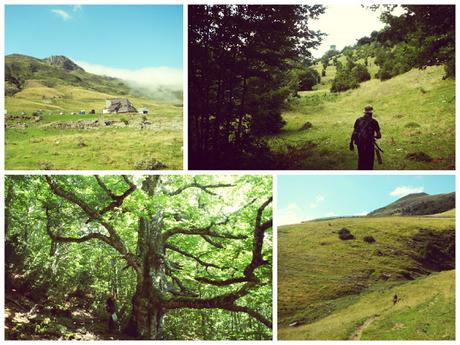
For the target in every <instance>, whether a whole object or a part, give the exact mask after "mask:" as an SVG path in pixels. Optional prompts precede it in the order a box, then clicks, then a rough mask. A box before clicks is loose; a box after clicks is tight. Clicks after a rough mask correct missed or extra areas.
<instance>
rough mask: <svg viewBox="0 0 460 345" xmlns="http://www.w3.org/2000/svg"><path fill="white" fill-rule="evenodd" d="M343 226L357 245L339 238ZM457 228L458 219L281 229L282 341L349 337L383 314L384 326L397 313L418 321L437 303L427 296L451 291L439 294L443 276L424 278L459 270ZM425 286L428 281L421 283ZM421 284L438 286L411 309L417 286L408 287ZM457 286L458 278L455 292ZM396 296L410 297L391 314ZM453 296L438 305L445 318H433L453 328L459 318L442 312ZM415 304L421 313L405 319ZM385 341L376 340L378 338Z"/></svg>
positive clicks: (370, 220) (374, 220) (337, 222)
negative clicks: (438, 279)
mask: <svg viewBox="0 0 460 345" xmlns="http://www.w3.org/2000/svg"><path fill="white" fill-rule="evenodd" d="M343 228H346V229H348V230H349V231H350V232H351V234H352V235H353V236H354V239H352V240H340V239H339V231H340V230H341V229H343ZM454 229H455V219H454V218H442V217H440V218H434V217H433V218H430V217H426V216H412V217H362V218H340V219H334V220H324V221H311V222H306V223H303V224H297V225H290V226H283V227H280V228H279V230H278V234H279V235H278V237H279V239H278V257H279V259H278V322H279V337H280V338H281V339H348V338H349V337H350V336H351V335H352V333H353V332H354V330H355V328H357V327H359V326H360V325H361V324H363V323H364V322H365V321H366V320H367V318H370V317H372V316H374V315H379V317H381V318H380V319H379V320H380V321H379V322H384V321H385V320H386V315H387V314H385V313H388V315H392V316H395V317H396V315H397V314H395V313H393V311H396V310H397V311H398V312H401V313H402V314H401V315H402V316H401V317H406V318H407V319H408V320H409V319H411V318H412V319H414V320H415V319H417V317H416V316H417V315H419V314H420V313H418V312H416V311H417V310H418V309H417V308H423V305H424V303H428V302H430V301H429V296H428V295H430V296H431V297H433V298H434V297H435V296H438V295H439V294H441V295H442V294H443V292H442V291H444V290H443V289H444V287H443V288H442V289H437V288H435V287H436V284H437V283H436V281H435V279H436V278H435V277H436V276H437V275H435V274H432V275H431V276H430V277H429V278H425V277H426V275H427V274H430V273H434V272H437V271H441V270H452V269H453V268H454V266H455V262H454V260H455V230H454ZM370 237H372V239H373V240H375V242H372V239H370ZM365 238H367V242H366V241H365ZM443 274H444V273H443ZM443 279H444V278H443ZM445 279H447V280H448V279H449V278H445ZM424 280H426V281H427V283H422V282H423V281H424ZM409 281H411V282H410V283H409ZM419 282H420V284H431V286H433V288H431V290H430V293H429V294H426V295H423V296H419V297H420V298H419V299H417V301H414V302H413V303H412V302H411V298H412V296H410V294H409V293H408V291H410V290H411V289H413V288H414V287H413V286H411V285H407V284H418V283H419ZM453 284H454V280H452V282H451V284H450V285H448V286H453ZM421 286H422V285H421ZM406 288H407V290H405V289H406ZM392 289H395V290H392ZM398 289H402V290H401V292H397V291H399V290H398ZM449 289H450V288H449ZM395 291H396V292H397V293H401V294H402V298H403V299H402V301H401V303H398V304H397V308H396V307H395V310H393V311H392V309H388V310H387V309H386V308H391V305H392V302H391V298H392V296H393V294H394V292H395ZM449 291H450V292H449V294H448V295H449V297H448V301H449V302H446V301H445V300H444V299H438V300H436V303H435V304H436V305H433V307H432V309H433V313H435V312H436V310H437V311H438V312H439V315H435V314H433V315H432V317H433V318H440V319H444V321H445V322H451V321H452V322H453V319H454V313H453V312H450V311H449V310H446V311H443V312H442V313H441V312H440V311H439V310H441V309H442V308H444V305H447V304H448V303H450V299H452V298H454V297H453V296H454V293H455V289H452V290H449ZM422 297H423V298H422ZM438 302H439V304H438ZM409 306H410V307H411V308H412V309H410V310H412V311H413V312H414V315H409V314H410V313H409V314H408V315H406V314H404V313H406V312H408V310H406V309H404V308H405V307H409ZM403 307H404V308H403ZM399 308H401V309H399ZM430 308H431V305H430ZM352 311H353V312H354V313H355V314H353V313H352ZM443 313H445V314H443ZM403 314H404V315H406V316H404V315H403ZM441 314H443V315H444V316H443V315H441ZM347 315H348V316H347ZM419 316H420V315H419ZM328 320H329V321H328ZM408 320H406V324H405V326H404V329H405V332H412V333H411V334H413V332H415V328H417V327H418V326H416V324H418V322H419V321H413V322H412V321H411V322H409V321H408ZM417 320H418V319H417ZM323 322H324V323H323ZM373 322H374V321H373ZM375 322H376V321H375ZM440 322H441V323H442V320H441V321H440ZM376 325H378V323H377V322H376ZM369 327H370V326H369ZM382 327H383V326H382ZM392 327H393V326H392ZM369 329H371V328H369ZM365 335H366V333H363V336H365ZM448 336H449V337H452V336H453V334H452V333H449V335H448ZM369 337H372V336H371V335H369ZM379 337H380V336H377V335H376V336H375V338H373V339H380V338H379ZM420 337H421V338H423V337H422V336H420ZM430 337H432V338H431V339H433V338H437V339H441V338H442V337H443V336H441V335H440V334H437V333H436V334H435V333H428V335H427V338H430ZM425 339H426V338H425Z"/></svg>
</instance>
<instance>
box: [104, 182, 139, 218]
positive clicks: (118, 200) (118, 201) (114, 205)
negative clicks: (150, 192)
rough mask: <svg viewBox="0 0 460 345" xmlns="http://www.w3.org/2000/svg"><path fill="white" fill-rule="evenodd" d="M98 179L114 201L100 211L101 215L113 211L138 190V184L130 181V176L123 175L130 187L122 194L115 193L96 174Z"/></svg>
mask: <svg viewBox="0 0 460 345" xmlns="http://www.w3.org/2000/svg"><path fill="white" fill-rule="evenodd" d="M96 179H97V181H98V183H99V186H101V188H102V189H103V190H104V191H105V192H106V193H107V195H109V196H110V197H111V198H112V200H113V201H112V202H111V203H110V204H109V205H107V206H106V207H104V208H103V209H102V210H101V211H99V216H102V215H104V214H105V213H107V212H109V211H112V210H113V209H115V208H117V207H120V206H121V205H122V204H123V202H124V201H125V199H126V198H127V197H128V196H129V195H130V194H132V193H133V192H134V191H135V190H136V185H135V184H133V183H132V182H131V181H129V179H128V177H127V176H125V175H123V179H124V180H125V182H126V183H127V184H128V186H129V188H128V189H127V190H126V191H125V192H124V193H123V194H121V195H115V194H114V193H113V192H112V191H111V190H110V189H108V188H107V186H106V185H105V184H104V183H103V182H102V180H101V179H100V178H99V177H98V176H96Z"/></svg>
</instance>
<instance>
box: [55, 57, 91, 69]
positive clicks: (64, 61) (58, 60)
mask: <svg viewBox="0 0 460 345" xmlns="http://www.w3.org/2000/svg"><path fill="white" fill-rule="evenodd" d="M46 62H47V63H48V64H49V65H51V66H56V67H60V68H63V69H65V70H66V71H84V70H83V68H81V67H80V66H78V65H77V64H76V63H75V62H73V61H72V60H70V59H69V58H68V57H65V56H63V55H52V56H50V57H49V58H47V59H46Z"/></svg>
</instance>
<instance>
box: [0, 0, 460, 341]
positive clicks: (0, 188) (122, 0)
mask: <svg viewBox="0 0 460 345" xmlns="http://www.w3.org/2000/svg"><path fill="white" fill-rule="evenodd" d="M401 3H404V4H437V5H440V4H456V1H453V0H443V1H436V0H431V1H426V0H418V1H417V0H415V1H414V0H407V1H400V0H399V1H395V0H389V1H385V0H382V1H374V0H372V1H366V0H362V1H356V0H343V1H339V0H335V1H334V0H317V1H311V0H286V1H283V0H276V1H273V0H265V1H264V0H249V1H243V0H227V1H221V0H220V1H219V0H207V1H206V0H203V1H197V0H179V1H178V0H158V1H157V0H133V1H130V0H108V1H102V0H75V1H73V0H45V1H39V0H3V1H2V2H1V6H0V23H1V30H0V31H1V35H0V55H1V62H0V69H1V72H2V77H4V75H5V70H4V62H5V61H4V59H5V51H4V50H5V11H4V5H8V4H11V5H12V4H17V5H19V4H22V5H77V4H78V5H96V4H99V5H123V4H126V5H127V4H129V5H136V4H139V5H141V4H142V5H182V6H183V88H184V89H183V104H184V107H183V116H184V119H183V123H184V128H183V143H184V144H183V145H184V146H183V147H184V149H183V162H184V170H163V171H139V170H138V171H131V170H119V171H112V170H97V171H92V170H91V171H89V170H82V171H68V170H53V171H46V174H52V175H76V174H78V175H92V174H94V173H98V174H101V175H119V174H128V175H129V174H130V175H142V174H159V175H166V174H177V175H186V174H187V175H188V174H197V175H198V174H203V175H214V174H227V175H246V174H250V175H272V176H273V203H272V207H273V289H272V290H273V340H268V341H250V342H251V343H253V342H258V343H287V341H283V340H277V306H278V303H277V282H278V275H277V258H278V255H277V254H278V250H277V248H278V236H277V235H278V234H277V226H278V224H277V212H276V210H277V200H278V199H277V196H278V189H277V180H278V176H279V175H331V176H333V175H344V176H346V175H455V180H456V184H455V185H456V186H457V185H458V184H457V182H458V178H459V173H458V172H457V170H455V171H437V170H433V171H427V170H422V171H418V170H413V171H397V170H388V171H384V170H380V171H366V172H360V171H348V170H344V171H325V170H306V171H304V170H300V171H298V170H296V171H292V170H287V171H280V170H274V171H269V170H261V171H259V170H215V171H209V170H188V169H187V159H188V150H187V147H188V110H187V104H188V89H187V75H188V63H187V61H188V60H187V58H188V32H187V25H188V18H187V5H192V4H271V5H273V4H325V5H332V4H341V5H346V4H366V5H371V4H401ZM458 14H459V10H458V6H456V46H458V45H457V43H458V35H459V32H460V30H459V28H458V25H457V22H458V20H457V18H458ZM458 56H459V54H458V53H456V58H458ZM459 70H460V67H458V65H456V75H459V73H458V72H459ZM4 86H5V85H4V82H0V97H1V103H2V104H1V107H2V108H1V109H4V102H5V100H4V94H5V93H4V91H5V90H4ZM458 95H459V93H458V89H457V88H456V104H455V109H456V112H457V109H458V105H459V100H458ZM4 125H5V123H4V117H3V116H0V127H1V130H0V146H1V148H0V162H1V167H0V169H1V171H0V179H1V183H0V199H1V200H0V228H1V229H2V230H1V231H0V242H1V243H2V245H1V250H0V255H1V258H2V259H3V260H2V262H1V263H0V266H1V269H0V283H1V291H0V317H1V321H0V322H1V326H0V341H4V339H5V333H4V303H5V294H4V292H5V291H4V258H5V250H4V245H3V243H4V231H3V229H4V176H5V175H44V174H45V171H38V170H5V164H4V163H5V148H4V144H3V143H4V139H5V137H4V128H5V126H4ZM455 126H456V133H458V131H459V128H460V126H459V121H458V120H457V117H456V122H455ZM457 138H458V136H457V135H456V152H459V147H460V145H459V141H458V139H457ZM459 159H460V158H459V157H458V155H456V164H455V165H456V167H458V166H459ZM458 201H459V199H458V197H457V195H456V204H458ZM457 229H458V226H457V223H456V230H457ZM459 242H460V240H459V239H458V236H456V246H457V248H458V244H459ZM458 263H459V259H458V256H457V257H456V266H458ZM459 282H460V279H459V278H458V275H456V296H459V291H460V287H459ZM459 316H460V311H459V305H458V303H456V321H457V322H456V337H458V334H459V330H460V323H459V322H458V320H459ZM6 342H7V343H12V342H11V341H6ZM68 342H71V343H75V342H79V341H72V340H70V341H68ZM101 342H106V343H107V342H112V341H103V340H99V341H89V343H101ZM122 342H123V343H133V344H134V343H135V344H139V343H144V342H145V343H150V342H152V341H141V340H129V341H122ZM157 342H158V341H157ZM159 342H161V343H163V342H167V343H168V344H175V343H179V342H180V343H184V342H188V343H204V342H205V341H178V340H172V341H171V340H170V341H159ZM228 342H231V343H241V344H243V343H247V341H206V344H210V343H216V344H222V343H228ZM310 342H315V343H317V344H337V343H350V341H330V340H323V341H289V342H288V343H289V344H291V343H310ZM399 342H400V341H398V343H399ZM29 343H33V344H35V343H37V344H38V343H40V344H41V343H42V341H40V342H38V341H32V342H29ZM86 343H88V342H85V344H86ZM360 343H362V344H376V343H393V344H394V343H396V341H360ZM451 343H452V344H454V343H455V341H430V344H451ZM411 344H426V342H425V341H411Z"/></svg>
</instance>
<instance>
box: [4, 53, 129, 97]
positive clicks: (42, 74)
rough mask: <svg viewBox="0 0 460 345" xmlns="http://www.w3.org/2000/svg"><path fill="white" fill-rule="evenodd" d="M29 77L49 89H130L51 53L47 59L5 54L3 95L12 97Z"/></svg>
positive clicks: (118, 91)
mask: <svg viewBox="0 0 460 345" xmlns="http://www.w3.org/2000/svg"><path fill="white" fill-rule="evenodd" d="M30 80H34V81H38V82H39V83H41V84H43V85H45V86H46V87H49V88H55V87H59V86H75V87H81V88H84V89H88V90H94V91H98V92H103V93H108V94H114V95H128V94H129V93H130V88H129V87H128V86H127V85H126V84H125V83H124V82H123V81H122V80H120V79H116V78H111V77H106V76H100V75H95V74H92V73H88V72H85V70H84V69H83V68H81V67H80V66H78V65H77V64H76V63H74V62H73V61H72V60H70V59H69V58H67V57H65V56H50V57H48V58H46V59H37V58H34V57H31V56H26V55H20V54H11V55H7V56H5V95H6V96H13V95H15V94H16V93H18V92H20V91H21V90H23V89H24V88H25V87H26V86H27V82H28V81H30Z"/></svg>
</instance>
